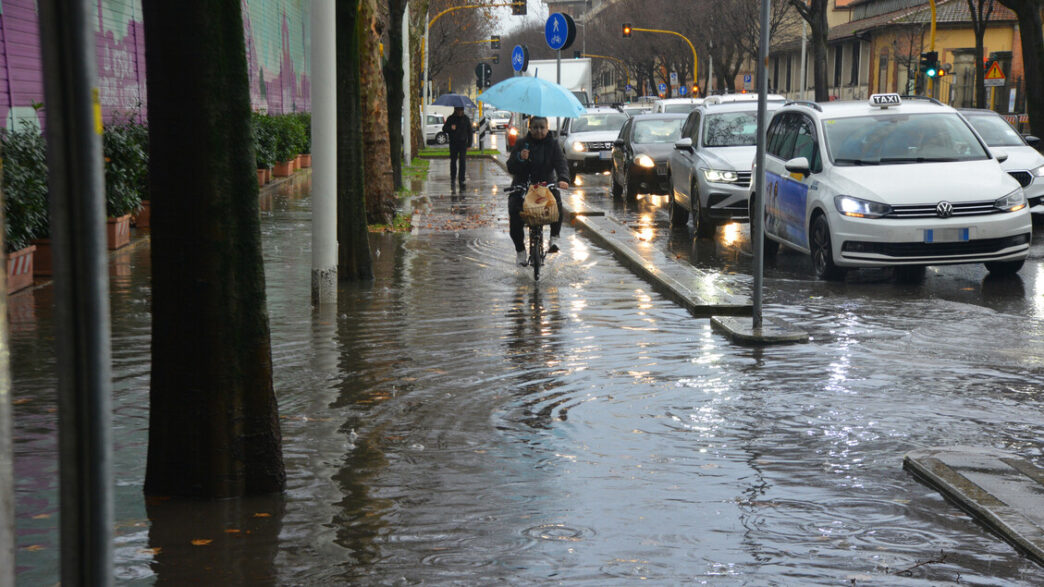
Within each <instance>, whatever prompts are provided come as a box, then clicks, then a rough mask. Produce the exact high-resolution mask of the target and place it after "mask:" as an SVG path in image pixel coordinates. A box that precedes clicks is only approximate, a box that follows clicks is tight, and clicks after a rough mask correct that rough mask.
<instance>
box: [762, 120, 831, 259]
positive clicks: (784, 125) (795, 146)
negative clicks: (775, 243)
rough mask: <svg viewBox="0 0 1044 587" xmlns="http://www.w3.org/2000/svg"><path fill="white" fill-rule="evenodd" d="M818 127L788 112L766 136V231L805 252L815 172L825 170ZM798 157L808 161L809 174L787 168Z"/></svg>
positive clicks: (815, 182)
mask: <svg viewBox="0 0 1044 587" xmlns="http://www.w3.org/2000/svg"><path fill="white" fill-rule="evenodd" d="M815 128H816V126H815V123H814V122H813V121H812V120H811V119H810V118H809V117H808V116H805V115H803V114H801V113H799V112H786V113H784V114H782V115H780V116H778V117H776V118H774V119H773V121H772V124H770V125H769V130H768V133H767V136H766V139H767V143H766V149H765V151H766V157H765V233H766V234H767V235H770V236H772V237H775V238H776V239H777V240H779V241H781V242H783V243H785V244H788V245H789V246H791V247H793V248H796V249H798V250H801V251H804V252H808V218H809V213H810V211H811V205H812V202H811V200H812V199H814V198H815V196H816V195H817V193H818V190H819V180H818V179H817V178H816V174H817V173H819V172H820V171H822V169H823V164H822V158H821V154H820V146H819V140H818V136H817V133H816V130H815ZM796 157H805V158H806V159H807V160H808V162H809V167H810V172H809V173H808V174H803V173H798V172H791V171H788V170H787V169H786V167H785V165H786V162H787V161H790V160H792V159H794V158H796ZM810 191H811V192H812V193H811V194H810Z"/></svg>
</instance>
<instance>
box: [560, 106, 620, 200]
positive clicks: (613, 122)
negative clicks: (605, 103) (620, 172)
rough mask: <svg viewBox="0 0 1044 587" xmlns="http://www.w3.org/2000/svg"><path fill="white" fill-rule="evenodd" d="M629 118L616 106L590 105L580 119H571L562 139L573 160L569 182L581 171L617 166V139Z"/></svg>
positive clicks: (563, 129)
mask: <svg viewBox="0 0 1044 587" xmlns="http://www.w3.org/2000/svg"><path fill="white" fill-rule="evenodd" d="M628 118H629V117H628V116H627V115H626V114H624V113H623V112H620V111H619V110H617V109H615V108H588V109H587V112H586V113H584V114H581V115H580V116H579V117H578V118H567V119H566V120H565V122H563V125H562V131H561V132H560V133H559V136H558V141H559V144H561V145H562V150H563V151H565V156H566V161H568V162H569V181H570V182H574V181H576V174H577V173H596V172H602V171H609V170H610V169H611V168H612V166H613V141H615V140H616V137H617V136H619V134H620V129H621V128H623V125H624V123H625V122H627V119H628Z"/></svg>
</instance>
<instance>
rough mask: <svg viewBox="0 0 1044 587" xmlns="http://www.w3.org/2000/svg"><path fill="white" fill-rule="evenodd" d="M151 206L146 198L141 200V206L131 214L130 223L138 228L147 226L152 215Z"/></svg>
mask: <svg viewBox="0 0 1044 587" xmlns="http://www.w3.org/2000/svg"><path fill="white" fill-rule="evenodd" d="M151 210H152V207H151V206H150V205H149V201H148V200H142V201H141V208H139V209H138V211H137V212H135V213H134V215H133V216H131V225H132V226H136V227H138V228H148V227H149V221H150V220H151V217H152V212H151Z"/></svg>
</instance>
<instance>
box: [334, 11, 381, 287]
mask: <svg viewBox="0 0 1044 587" xmlns="http://www.w3.org/2000/svg"><path fill="white" fill-rule="evenodd" d="M361 1H362V0H340V1H339V2H337V247H338V249H337V276H338V278H340V279H342V280H359V279H373V264H372V261H371V259H370V239H369V232H368V231H367V226H366V200H365V193H366V192H365V183H364V178H365V175H364V168H363V167H364V165H365V158H364V157H363V140H362V132H361V131H360V129H362V128H363V120H362V95H361V93H360V90H361V87H362V86H361V79H360V76H361V71H360V67H361V62H362V56H361V54H360V49H361V47H362V43H361V37H362V36H363V34H364V32H363V31H364V26H365V25H364V24H363V23H364V20H363V19H362V18H360V16H361V15H360V13H359V3H360V2H361ZM366 34H368V33H366Z"/></svg>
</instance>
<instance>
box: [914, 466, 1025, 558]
mask: <svg viewBox="0 0 1044 587" xmlns="http://www.w3.org/2000/svg"><path fill="white" fill-rule="evenodd" d="M903 468H904V469H906V470H908V471H910V472H911V473H913V474H914V476H915V477H917V478H918V479H919V480H921V481H922V482H924V483H926V484H928V485H930V486H932V487H933V488H935V489H937V490H938V491H939V492H940V493H942V494H943V495H944V496H945V497H947V498H948V499H950V500H951V501H953V502H954V503H956V504H957V505H958V506H959V507H960V508H961V509H963V510H965V511H967V512H968V513H970V514H971V515H972V517H974V518H975V519H976V520H978V521H979V522H981V523H982V524H984V525H986V526H987V527H988V528H990V529H991V530H993V531H994V532H996V533H997V534H999V535H1000V536H1001V537H1002V538H1003V539H1004V540H1006V541H1008V542H1009V543H1011V544H1012V545H1014V546H1015V547H1016V548H1018V549H1019V550H1021V551H1023V552H1025V553H1027V554H1028V555H1029V556H1030V557H1031V558H1033V559H1034V560H1035V561H1036V562H1037V563H1038V564H1044V469H1040V468H1037V467H1035V466H1034V465H1033V464H1032V463H1030V462H1029V461H1027V460H1025V459H1022V458H1020V457H1018V456H1016V455H1013V454H1010V453H1006V452H1003V451H999V450H995V449H991V448H978V447H967V446H955V447H935V448H926V449H920V450H913V451H910V452H908V453H907V454H906V456H905V457H904V458H903Z"/></svg>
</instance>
